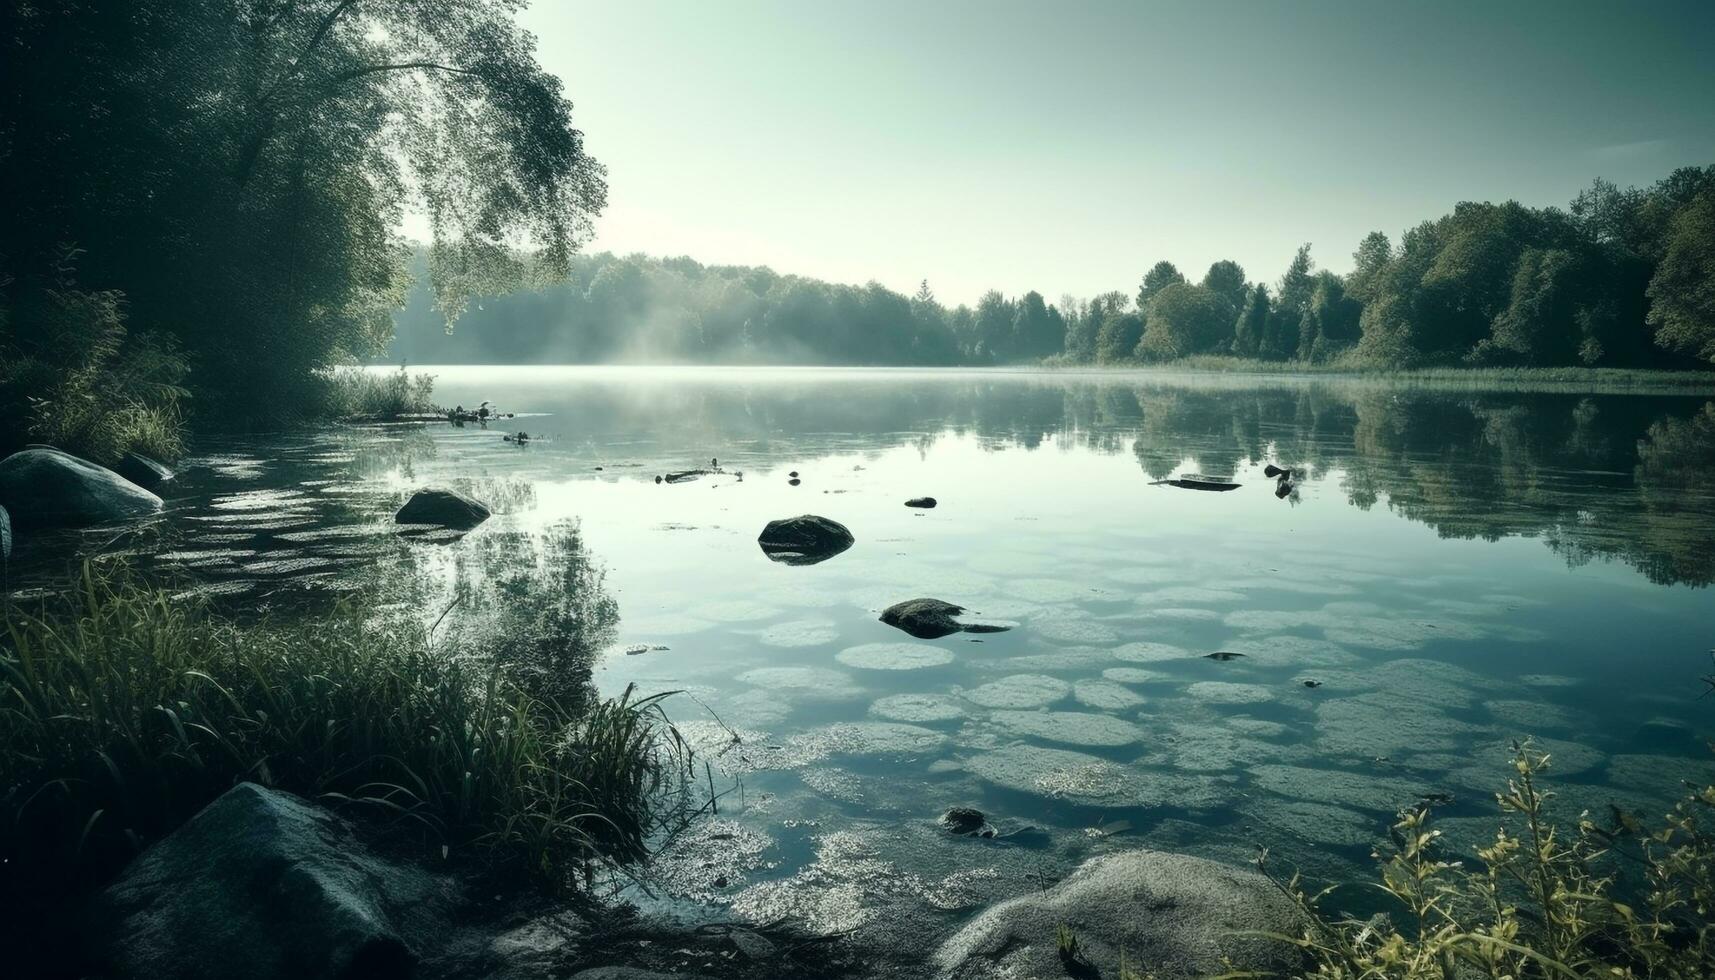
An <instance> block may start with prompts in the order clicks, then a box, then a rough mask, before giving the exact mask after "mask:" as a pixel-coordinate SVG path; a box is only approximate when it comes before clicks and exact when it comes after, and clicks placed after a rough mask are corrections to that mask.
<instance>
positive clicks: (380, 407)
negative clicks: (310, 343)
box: [321, 364, 443, 419]
mask: <svg viewBox="0 0 1715 980" xmlns="http://www.w3.org/2000/svg"><path fill="white" fill-rule="evenodd" d="M322 381H323V383H324V385H325V390H324V392H323V394H322V398H321V406H322V408H321V413H322V414H323V415H324V416H326V417H328V418H336V419H342V418H390V417H393V416H399V415H414V414H439V413H440V412H442V411H443V409H441V408H440V407H439V406H437V405H436V404H435V402H434V392H435V378H434V376H433V375H429V374H418V375H412V374H411V372H410V371H408V370H406V369H405V365H403V364H401V365H399V370H397V371H389V372H388V373H386V374H381V373H378V372H375V371H369V370H366V369H364V368H361V367H340V368H334V369H332V370H330V371H327V372H325V373H324V374H323V375H322Z"/></svg>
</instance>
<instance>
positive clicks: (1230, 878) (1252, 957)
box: [935, 850, 1303, 980]
mask: <svg viewBox="0 0 1715 980" xmlns="http://www.w3.org/2000/svg"><path fill="white" fill-rule="evenodd" d="M1061 924H1065V925H1066V926H1067V927H1069V928H1070V929H1071V930H1072V932H1073V933H1074V934H1076V936H1077V937H1078V947H1079V950H1080V953H1081V956H1082V959H1083V962H1084V963H1085V964H1087V965H1088V966H1089V967H1093V968H1094V969H1095V970H1099V971H1100V975H1101V976H1112V975H1117V973H1118V967H1119V962H1120V957H1121V955H1122V954H1123V955H1124V957H1125V959H1126V961H1127V962H1128V963H1130V964H1131V965H1132V966H1133V967H1134V968H1136V969H1137V970H1138V971H1139V972H1141V973H1144V974H1146V975H1153V976H1155V977H1157V978H1159V980H1191V978H1194V977H1206V976H1214V975H1216V974H1222V973H1228V972H1234V971H1247V970H1250V971H1257V972H1259V973H1261V974H1267V975H1281V976H1287V975H1291V974H1292V971H1293V970H1294V969H1296V968H1298V967H1299V966H1301V960H1300V955H1301V954H1300V952H1299V950H1298V949H1297V948H1296V947H1294V946H1292V945H1291V944H1289V943H1285V942H1282V941H1280V940H1277V939H1269V938H1266V937H1264V936H1259V935H1256V934H1255V933H1257V932H1274V933H1280V934H1282V935H1296V934H1297V933H1298V932H1299V931H1300V929H1302V927H1303V925H1302V920H1301V917H1300V914H1299V912H1298V910H1297V908H1296V907H1295V906H1294V905H1293V904H1292V903H1291V902H1290V901H1288V900H1287V899H1286V897H1285V896H1284V895H1282V894H1281V893H1280V891H1279V890H1278V889H1277V888H1275V886H1274V885H1273V883H1271V882H1270V881H1269V880H1268V879H1266V878H1264V877H1263V876H1262V875H1259V874H1257V873H1255V872H1253V871H1246V870H1243V869H1240V868H1235V867H1232V866H1230V865H1225V864H1221V863H1218V862H1215V861H1210V860H1207V859H1204V858H1197V857H1190V856H1188V855H1183V854H1169V853H1166V852H1164V851H1141V850H1140V851H1127V852H1124V853H1120V854H1113V855H1108V856H1106V857H1100V858H1093V859H1091V860H1089V861H1086V862H1085V863H1084V864H1083V866H1081V867H1079V868H1078V870H1076V871H1074V872H1073V873H1072V874H1071V875H1070V876H1069V877H1068V878H1067V879H1066V880H1065V881H1062V882H1061V883H1060V884H1058V885H1055V886H1054V887H1053V888H1051V889H1049V890H1047V891H1045V892H1040V893H1037V894H1032V895H1025V896H1022V897H1019V898H1015V899H1012V900H1010V901H1006V902H1002V903H1000V904H999V905H996V906H994V907H992V908H990V909H988V910H987V911H985V912H983V913H982V914H981V915H979V916H978V917H977V918H976V919H974V920H972V921H971V922H970V924H969V925H966V926H965V927H964V928H963V929H961V930H959V932H958V933H956V934H955V935H954V936H953V937H952V938H951V939H948V940H947V941H946V942H945V943H944V944H942V946H941V948H940V950H939V951H938V952H937V953H936V954H935V961H936V963H935V965H936V967H937V968H938V970H939V972H940V974H941V976H942V977H943V978H944V980H998V978H1001V977H1008V978H1012V977H1058V976H1062V975H1064V974H1065V973H1066V969H1065V966H1064V964H1062V962H1061V960H1060V954H1059V951H1058V949H1057V947H1056V943H1055V934H1056V930H1057V928H1058V927H1059V926H1060V925H1061ZM1240 933H1247V934H1245V935H1240ZM1223 957H1230V958H1231V961H1232V963H1231V966H1230V967H1229V966H1228V965H1226V964H1225V963H1223V960H1222V958H1223Z"/></svg>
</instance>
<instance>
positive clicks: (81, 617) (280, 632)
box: [0, 569, 693, 907]
mask: <svg viewBox="0 0 1715 980" xmlns="http://www.w3.org/2000/svg"><path fill="white" fill-rule="evenodd" d="M3 615H4V631H3V633H0V823H3V826H4V833H3V834H0V899H4V900H5V901H6V902H7V904H8V906H9V907H23V905H22V904H21V903H25V902H28V903H29V904H30V905H31V906H41V905H45V904H52V903H53V902H54V900H55V899H56V898H58V899H69V898H71V897H73V896H75V894H76V893H79V892H81V891H84V890H87V889H88V888H91V887H94V886H97V885H99V884H100V883H101V882H102V881H104V880H105V879H106V878H108V877H109V876H110V875H111V874H112V873H114V872H115V871H116V870H117V869H118V868H119V867H120V866H122V865H123V863H124V862H125V861H126V860H128V859H129V858H130V857H131V856H132V855H133V854H135V853H136V852H137V851H138V850H139V849H140V848H142V847H143V846H145V845H147V844H148V843H149V842H150V841H152V840H155V839H158V838H159V837H161V836H162V835H164V834H166V833H169V832H170V831H172V830H173V829H174V828H175V827H176V826H178V825H179V824H180V823H182V822H183V821H184V820H185V819H187V818H188V817H189V816H191V815H192V814H194V813H195V812H196V811H197V810H198V809H200V808H201V807H202V806H204V805H205V804H207V803H208V802H209V801H210V800H212V799H213V798H214V797H216V796H218V795H219V794H220V793H221V792H223V791H224V790H226V789H227V788H228V787H230V786H231V785H233V784H234V783H235V782H237V781H241V780H251V781H255V782H259V783H263V784H266V785H270V786H274V787H278V788H280V789H284V790H288V791H291V792H293V793H298V794H301V795H303V796H306V797H309V798H312V799H320V800H322V801H323V802H326V803H329V804H331V805H335V806H338V807H339V808H341V809H342V810H343V811H344V812H346V813H348V814H351V815H354V816H356V817H359V818H361V819H363V820H365V821H368V822H371V823H375V822H381V823H385V824H386V826H387V827H388V830H389V833H390V834H393V835H403V836H401V837H400V839H401V840H402V841H410V842H414V844H415V845H416V846H420V848H421V851H422V853H424V854H426V855H440V854H443V853H445V854H447V855H449V856H450V857H452V858H454V859H455V860H456V859H459V858H461V857H462V858H466V859H471V860H480V861H481V862H483V863H484V865H485V866H500V867H503V868H511V869H514V870H515V871H516V873H517V874H518V875H519V876H520V878H521V879H523V880H530V881H535V882H538V883H540V884H543V885H546V886H549V887H553V888H564V887H574V886H575V885H576V884H577V883H578V882H579V881H582V880H588V879H589V877H590V876H591V875H592V874H595V873H597V872H599V871H600V870H601V869H603V868H609V869H613V868H621V867H624V866H626V865H630V864H633V863H635V862H638V861H640V860H642V859H643V858H644V857H645V856H646V855H647V853H648V849H649V844H650V841H651V839H652V838H653V837H654V836H655V835H656V834H657V833H658V832H659V831H661V830H662V829H663V828H664V827H670V826H672V825H674V824H675V823H676V822H677V821H678V820H679V819H680V818H681V817H682V816H683V815H684V814H685V813H686V812H688V809H689V808H690V807H691V805H692V804H691V802H690V795H689V794H690V792H691V787H692V785H693V783H692V773H691V769H690V756H689V752H688V750H687V749H686V748H685V746H684V744H683V743H682V742H681V741H679V740H678V738H677V733H676V732H675V731H674V730H673V729H672V727H671V725H670V724H669V723H668V722H667V720H666V719H665V717H664V716H663V715H662V713H661V711H660V710H659V707H658V705H657V699H655V698H643V699H638V698H634V697H631V696H629V694H628V695H627V696H624V697H621V698H618V699H615V700H607V701H597V702H595V703H594V704H593V705H584V706H580V707H579V708H577V709H575V710H574V709H570V708H567V707H565V706H562V705H561V704H559V703H557V702H555V701H553V700H549V699H547V698H544V697H542V696H539V695H537V694H535V693H533V692H531V691H529V690H526V689H525V687H524V686H522V685H521V684H520V683H518V682H517V681H515V680H514V679H513V678H512V677H511V676H509V675H508V674H507V673H506V672H505V671H503V670H502V669H500V668H496V667H491V666H488V665H486V664H484V663H482V662H477V661H473V660H470V659H466V658H461V657H460V656H458V655H457V651H450V650H444V649H437V648H435V647H434V645H433V644H432V642H431V640H430V638H429V636H428V635H427V634H426V633H425V632H424V631H423V630H422V629H421V628H420V627H418V626H417V625H416V624H414V623H401V624H394V625H386V626H383V625H379V624H377V623H376V622H374V621H373V620H372V619H368V618H366V617H364V616H362V615H360V614H359V612H358V611H356V610H353V609H341V610H338V611H335V612H334V613H332V614H331V615H328V616H325V617H320V618H315V619H313V620H311V621H299V622H294V623H291V624H285V623H272V622H266V621H264V622H262V623H259V624H256V623H247V624H244V625H243V626H242V627H240V626H239V625H237V624H235V623H233V622H230V621H228V620H226V619H224V618H222V617H221V616H218V615H216V614H214V613H213V612H212V611H210V610H209V609H208V608H206V607H205V606H202V605H199V604H198V603H197V602H195V601H190V600H184V599H178V598H172V597H170V596H169V594H168V593H167V592H165V591H162V590H159V589H155V588H151V587H150V586H148V585H147V584H145V583H142V582H140V581H138V580H136V579H135V578H132V577H130V576H128V575H126V574H123V573H121V574H119V575H117V576H102V575H100V574H97V573H94V572H91V571H88V570H87V569H86V571H85V572H84V575H83V579H82V581H81V583H80V584H79V587H78V588H77V589H76V590H75V591H74V592H72V593H71V594H69V595H67V596H65V597H63V598H60V599H54V600H49V601H48V602H47V604H46V605H44V606H41V607H38V608H34V609H28V610H26V609H22V608H19V607H17V606H13V607H11V608H8V609H6V610H4V614H3Z"/></svg>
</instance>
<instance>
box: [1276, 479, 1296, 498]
mask: <svg viewBox="0 0 1715 980" xmlns="http://www.w3.org/2000/svg"><path fill="white" fill-rule="evenodd" d="M1296 489H1298V487H1297V485H1296V484H1294V483H1293V482H1292V481H1291V480H1287V479H1284V478H1283V479H1282V480H1281V481H1280V482H1279V483H1276V484H1275V485H1274V495H1275V496H1276V497H1279V498H1280V499H1281V500H1285V499H1286V498H1287V497H1290V496H1292V491H1294V490H1296Z"/></svg>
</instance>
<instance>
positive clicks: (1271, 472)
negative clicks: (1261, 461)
mask: <svg viewBox="0 0 1715 980" xmlns="http://www.w3.org/2000/svg"><path fill="white" fill-rule="evenodd" d="M1262 475H1263V476H1266V477H1268V478H1269V479H1271V480H1272V479H1276V478H1282V479H1287V480H1290V479H1292V471H1291V470H1283V469H1281V468H1280V467H1278V466H1276V465H1274V464H1273V463H1270V464H1268V465H1267V466H1264V467H1263V468H1262Z"/></svg>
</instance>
